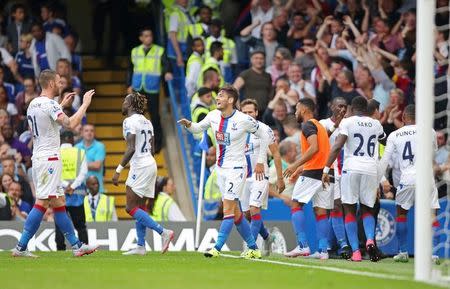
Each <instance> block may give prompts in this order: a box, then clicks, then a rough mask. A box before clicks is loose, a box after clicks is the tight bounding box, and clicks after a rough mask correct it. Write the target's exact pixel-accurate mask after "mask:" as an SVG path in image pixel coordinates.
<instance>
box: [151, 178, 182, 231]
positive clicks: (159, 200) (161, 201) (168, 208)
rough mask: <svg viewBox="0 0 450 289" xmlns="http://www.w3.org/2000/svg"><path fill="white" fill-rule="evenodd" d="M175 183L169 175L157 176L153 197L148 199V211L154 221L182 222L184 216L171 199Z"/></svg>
mask: <svg viewBox="0 0 450 289" xmlns="http://www.w3.org/2000/svg"><path fill="white" fill-rule="evenodd" d="M175 190H176V188H175V183H174V182H173V179H171V178H169V177H158V178H157V180H156V188H155V197H154V198H153V199H150V202H149V210H148V211H149V213H150V215H151V217H152V218H153V220H155V221H156V222H167V221H170V222H184V221H186V218H185V217H184V215H183V213H182V212H181V210H180V208H179V207H178V205H177V203H176V202H175V200H174V199H173V196H174V194H175Z"/></svg>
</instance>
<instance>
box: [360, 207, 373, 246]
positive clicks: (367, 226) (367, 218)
mask: <svg viewBox="0 0 450 289" xmlns="http://www.w3.org/2000/svg"><path fill="white" fill-rule="evenodd" d="M361 218H362V221H363V226H364V232H365V233H366V238H367V240H375V218H374V217H373V216H372V214H371V213H364V214H363V215H362V216H361Z"/></svg>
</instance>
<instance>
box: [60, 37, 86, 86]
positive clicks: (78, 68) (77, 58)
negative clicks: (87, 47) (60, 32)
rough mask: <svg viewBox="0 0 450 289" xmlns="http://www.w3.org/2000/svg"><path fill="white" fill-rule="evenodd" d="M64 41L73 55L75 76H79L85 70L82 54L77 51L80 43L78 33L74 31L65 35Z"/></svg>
mask: <svg viewBox="0 0 450 289" xmlns="http://www.w3.org/2000/svg"><path fill="white" fill-rule="evenodd" d="M64 42H65V43H66V46H67V48H68V49H69V51H70V55H71V56H72V73H73V75H74V76H78V77H79V76H80V74H81V72H82V71H83V65H82V59H81V55H80V54H79V53H78V52H77V51H76V48H77V45H78V35H76V34H75V33H73V32H72V33H70V34H68V35H67V36H66V37H64Z"/></svg>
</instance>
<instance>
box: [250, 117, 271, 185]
mask: <svg viewBox="0 0 450 289" xmlns="http://www.w3.org/2000/svg"><path fill="white" fill-rule="evenodd" d="M258 124H259V127H260V129H261V130H262V131H264V132H265V133H266V134H267V135H268V136H269V143H268V144H267V145H268V146H269V145H271V144H273V143H275V135H274V134H273V131H272V129H271V128H270V127H269V126H267V125H266V124H264V123H262V122H260V121H258ZM260 148H261V139H260V138H259V137H258V136H256V135H255V134H253V133H249V134H247V140H246V145H245V159H246V161H247V178H250V177H252V176H253V170H254V169H255V166H256V164H257V163H258V156H259V150H260ZM264 169H265V174H266V176H268V175H269V166H268V165H267V162H265V163H264Z"/></svg>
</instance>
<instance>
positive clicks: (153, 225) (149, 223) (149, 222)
mask: <svg viewBox="0 0 450 289" xmlns="http://www.w3.org/2000/svg"><path fill="white" fill-rule="evenodd" d="M130 215H131V216H132V217H133V218H134V219H135V220H136V221H138V222H140V223H141V224H142V225H144V226H145V227H147V228H150V229H152V230H154V231H156V232H158V234H160V235H161V234H162V232H163V230H164V228H163V227H162V226H161V225H160V224H158V223H157V222H155V220H153V219H152V217H150V216H149V214H147V213H146V212H145V211H144V210H142V209H141V208H139V207H136V208H134V209H133V210H131V212H130Z"/></svg>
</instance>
